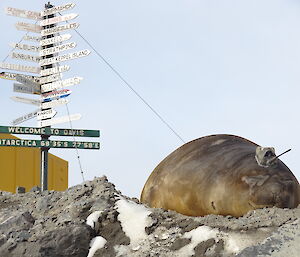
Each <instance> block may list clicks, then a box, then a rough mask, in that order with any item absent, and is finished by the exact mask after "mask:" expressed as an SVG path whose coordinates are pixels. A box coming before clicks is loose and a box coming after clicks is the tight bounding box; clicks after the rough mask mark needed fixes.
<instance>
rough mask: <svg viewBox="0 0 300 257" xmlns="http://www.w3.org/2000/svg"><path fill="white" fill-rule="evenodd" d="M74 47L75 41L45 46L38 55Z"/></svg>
mask: <svg viewBox="0 0 300 257" xmlns="http://www.w3.org/2000/svg"><path fill="white" fill-rule="evenodd" d="M74 47H76V43H75V42H70V43H67V44H64V45H58V46H54V47H50V48H46V49H43V50H41V51H40V56H45V55H49V54H55V53H58V52H62V51H66V50H69V49H73V48H74Z"/></svg>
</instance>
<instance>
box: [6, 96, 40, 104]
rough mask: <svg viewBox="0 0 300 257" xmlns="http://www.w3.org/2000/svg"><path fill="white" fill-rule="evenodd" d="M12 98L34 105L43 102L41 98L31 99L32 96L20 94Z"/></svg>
mask: <svg viewBox="0 0 300 257" xmlns="http://www.w3.org/2000/svg"><path fill="white" fill-rule="evenodd" d="M10 98H11V99H12V100H14V101H15V102H20V103H24V104H33V105H37V106H40V104H41V102H40V100H37V99H30V98H25V97H19V96H11V97H10Z"/></svg>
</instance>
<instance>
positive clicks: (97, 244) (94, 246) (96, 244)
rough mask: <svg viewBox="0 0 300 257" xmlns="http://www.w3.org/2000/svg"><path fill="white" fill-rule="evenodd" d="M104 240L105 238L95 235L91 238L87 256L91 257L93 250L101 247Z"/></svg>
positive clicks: (104, 242)
mask: <svg viewBox="0 0 300 257" xmlns="http://www.w3.org/2000/svg"><path fill="white" fill-rule="evenodd" d="M106 242H107V241H106V240H105V238H103V237H102V236H96V237H94V238H93V239H92V241H91V243H90V247H91V248H90V250H89V254H88V256H87V257H93V256H94V254H95V252H96V251H97V250H98V249H101V248H102V247H103V246H104V245H105V244H106Z"/></svg>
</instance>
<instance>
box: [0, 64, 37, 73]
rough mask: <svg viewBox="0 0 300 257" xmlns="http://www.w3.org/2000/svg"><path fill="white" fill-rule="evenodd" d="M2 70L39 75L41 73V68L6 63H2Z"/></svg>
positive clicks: (0, 66) (0, 65)
mask: <svg viewBox="0 0 300 257" xmlns="http://www.w3.org/2000/svg"><path fill="white" fill-rule="evenodd" d="M0 68H2V69H7V70H17V71H25V72H31V73H38V74H39V73H40V68H39V67H32V66H25V65H20V64H12V63H5V62H0Z"/></svg>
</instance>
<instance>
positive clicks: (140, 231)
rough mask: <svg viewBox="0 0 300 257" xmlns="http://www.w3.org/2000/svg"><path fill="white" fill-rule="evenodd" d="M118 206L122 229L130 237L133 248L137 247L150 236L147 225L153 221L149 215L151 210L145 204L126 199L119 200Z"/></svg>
mask: <svg viewBox="0 0 300 257" xmlns="http://www.w3.org/2000/svg"><path fill="white" fill-rule="evenodd" d="M116 207H117V211H118V212H119V215H118V220H119V221H120V223H121V226H122V229H123V231H124V233H125V234H126V236H128V237H129V239H130V245H131V247H132V249H136V248H137V247H138V244H139V243H140V242H141V241H142V240H144V239H146V238H147V236H148V235H147V234H146V232H145V227H148V226H150V225H151V224H152V222H153V221H152V219H151V218H150V217H149V214H151V211H149V210H148V208H146V207H144V206H143V205H140V204H137V203H135V202H132V201H129V200H125V199H120V200H118V201H117V202H116Z"/></svg>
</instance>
